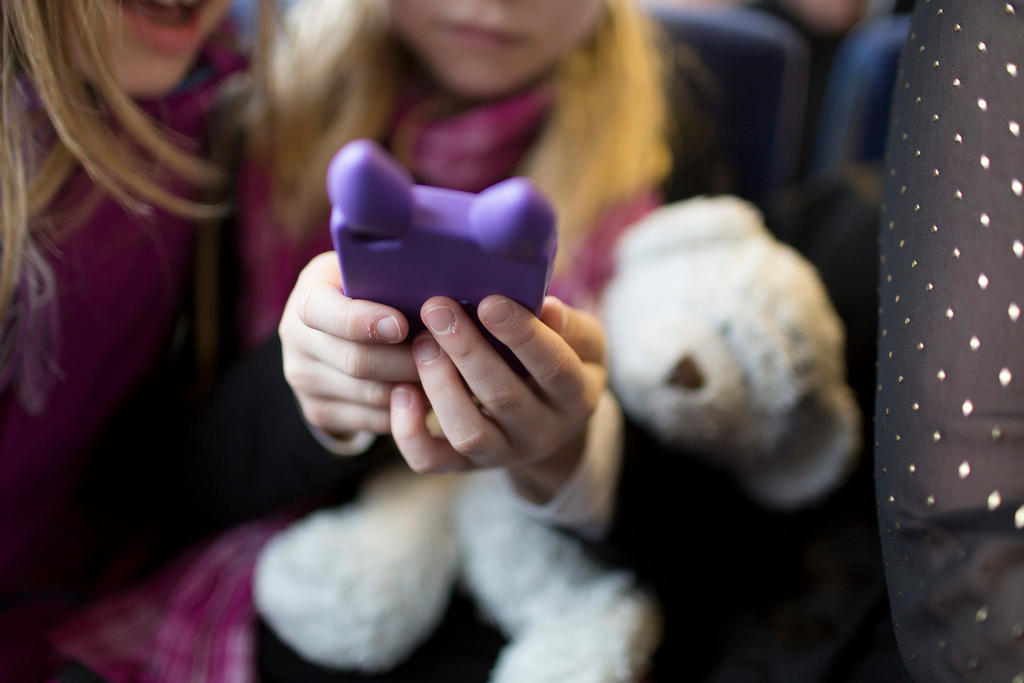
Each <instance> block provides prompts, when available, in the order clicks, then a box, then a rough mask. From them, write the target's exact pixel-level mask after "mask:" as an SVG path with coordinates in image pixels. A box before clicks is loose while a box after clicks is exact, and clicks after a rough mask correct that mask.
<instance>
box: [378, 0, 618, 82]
mask: <svg viewBox="0 0 1024 683" xmlns="http://www.w3.org/2000/svg"><path fill="white" fill-rule="evenodd" d="M390 2H391V17H392V25H393V27H394V31H395V33H396V35H397V36H398V38H399V39H400V40H401V41H402V42H403V43H405V45H407V46H408V47H409V49H410V50H411V51H412V53H413V54H414V55H415V56H416V57H417V58H418V59H419V61H420V62H421V63H422V64H423V66H424V68H426V70H427V71H428V72H429V73H430V74H431V76H433V77H434V79H435V80H437V81H438V83H439V84H440V85H441V86H442V87H444V88H446V89H447V90H449V91H450V92H452V93H453V94H455V95H458V96H461V97H465V98H468V99H474V100H483V99H491V98H495V97H500V96H502V95H506V94H509V93H511V92H513V91H515V90H518V89H520V88H522V87H524V86H527V85H530V84H531V83H533V82H534V81H537V80H539V79H541V78H543V77H544V76H547V75H548V74H549V73H551V71H552V70H553V69H554V67H555V66H556V64H557V63H558V61H559V60H560V59H561V58H562V56H563V55H565V54H566V53H567V52H568V51H569V50H571V49H572V48H573V47H575V46H576V45H577V44H579V43H580V42H582V41H583V40H584V39H586V38H587V36H589V35H590V33H591V32H592V31H593V30H594V26H595V25H596V23H597V21H598V19H599V18H600V16H601V11H602V8H603V5H604V0H390Z"/></svg>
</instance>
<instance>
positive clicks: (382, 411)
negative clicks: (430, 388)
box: [278, 252, 418, 437]
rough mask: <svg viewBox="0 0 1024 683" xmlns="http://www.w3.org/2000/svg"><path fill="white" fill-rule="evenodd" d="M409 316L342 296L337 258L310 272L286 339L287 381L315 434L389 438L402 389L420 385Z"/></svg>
mask: <svg viewBox="0 0 1024 683" xmlns="http://www.w3.org/2000/svg"><path fill="white" fill-rule="evenodd" d="M408 332H409V324H408V322H407V321H406V320H405V317H404V316H403V315H402V314H401V313H399V312H398V311H396V310H395V309H393V308H390V307H388V306H384V305H382V304H377V303H373V302H370V301H361V300H357V299H350V298H348V297H347V296H345V295H344V294H342V293H341V273H340V270H339V268H338V258H337V256H336V255H335V254H334V252H327V253H324V254H320V255H319V256H317V257H316V258H314V259H313V260H312V261H310V262H309V264H308V265H307V266H306V267H305V269H303V271H302V273H301V274H300V275H299V278H298V281H297V282H296V284H295V288H294V289H293V290H292V293H291V295H290V296H289V297H288V303H287V304H286V305H285V309H284V314H283V315H282V317H281V324H280V325H279V327H278V333H279V334H280V336H281V349H282V358H283V361H284V376H285V379H286V380H287V381H288V384H290V385H291V387H292V390H293V391H294V392H295V396H296V397H297V398H298V401H299V404H300V406H301V407H302V413H303V415H305V417H306V420H307V421H308V422H309V423H310V424H311V425H312V426H314V427H316V428H318V429H320V430H322V431H324V432H326V433H328V434H330V435H334V436H339V437H343V436H346V435H350V434H353V433H355V432H358V431H369V432H375V433H377V434H386V433H387V432H388V431H389V430H390V428H391V425H390V414H389V400H390V395H391V389H392V387H393V385H394V383H395V382H415V381H417V380H418V375H417V373H416V365H415V364H414V363H413V359H412V354H411V353H410V351H409V345H408V344H399V342H401V341H402V340H403V339H405V335H406V334H408Z"/></svg>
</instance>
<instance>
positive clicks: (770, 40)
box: [650, 5, 810, 201]
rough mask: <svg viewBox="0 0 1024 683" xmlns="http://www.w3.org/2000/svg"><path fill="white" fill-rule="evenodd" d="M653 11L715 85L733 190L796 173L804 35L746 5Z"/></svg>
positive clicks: (753, 191) (743, 192) (775, 182)
mask: <svg viewBox="0 0 1024 683" xmlns="http://www.w3.org/2000/svg"><path fill="white" fill-rule="evenodd" d="M650 11H651V15H652V16H653V17H654V18H655V19H657V20H658V21H659V22H660V24H661V25H662V27H663V28H664V30H665V32H666V33H667V34H668V37H669V39H670V40H671V41H672V43H673V44H674V45H676V46H678V47H679V48H680V49H682V50H683V52H684V54H685V52H686V48H689V50H690V52H691V53H695V54H696V56H697V57H698V59H699V61H700V62H701V63H702V64H703V65H704V66H705V67H706V68H707V71H708V72H710V75H711V76H712V77H713V79H714V81H715V82H716V84H717V91H718V93H717V94H718V97H716V98H714V99H713V101H711V105H712V109H713V113H714V115H715V119H716V123H717V125H718V131H717V133H718V135H719V138H720V141H721V144H722V147H723V151H724V153H725V154H726V156H727V158H728V160H729V161H730V162H731V165H732V168H733V170H734V174H735V180H736V193H737V194H739V195H740V196H742V197H745V198H747V199H751V200H753V201H757V200H759V199H762V198H764V197H765V195H766V194H767V193H768V192H769V191H770V190H772V189H775V188H778V187H780V186H782V185H785V184H787V183H789V182H791V181H793V180H795V179H796V174H797V173H798V170H799V169H798V164H799V153H800V150H799V146H800V139H801V134H802V130H803V124H804V107H805V104H806V98H807V82H808V70H809V59H810V50H809V48H808V45H807V42H806V39H805V38H804V37H803V36H802V35H800V34H799V33H798V32H797V31H796V30H795V29H794V28H792V27H791V26H790V25H788V24H787V23H785V22H784V21H782V20H781V19H779V18H777V17H774V16H772V15H770V14H768V13H766V12H762V11H758V10H755V9H751V8H748V7H743V6H723V7H715V8H710V9H695V8H686V7H679V6H675V5H656V6H652V8H651V10H650ZM677 61H678V60H677ZM691 61H692V60H691ZM684 62H685V57H684ZM688 66H692V65H687V64H685V63H683V64H681V65H680V67H681V68H684V69H685V68H687V67H688ZM679 76H680V77H681V78H690V76H689V75H687V74H686V73H685V72H682V73H680V74H679ZM681 153H683V154H685V150H681Z"/></svg>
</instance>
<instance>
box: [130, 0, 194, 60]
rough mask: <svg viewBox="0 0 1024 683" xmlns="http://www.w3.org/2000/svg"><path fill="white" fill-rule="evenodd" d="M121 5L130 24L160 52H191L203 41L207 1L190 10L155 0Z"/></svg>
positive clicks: (188, 7)
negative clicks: (202, 21)
mask: <svg viewBox="0 0 1024 683" xmlns="http://www.w3.org/2000/svg"><path fill="white" fill-rule="evenodd" d="M119 1H120V5H121V8H122V14H123V16H124V18H125V21H126V23H128V24H129V25H130V26H131V27H132V29H133V30H134V32H135V34H136V35H137V36H138V38H139V39H140V40H141V41H142V42H143V43H145V44H146V45H148V46H150V47H151V48H153V49H154V50H156V51H158V52H165V53H171V54H179V53H182V52H190V51H193V50H195V48H196V47H197V46H198V43H199V42H200V40H201V39H202V27H201V25H200V15H201V10H202V7H203V5H204V4H205V1H206V0H200V1H199V2H197V3H193V4H191V5H189V6H185V5H181V4H162V3H157V2H153V1H152V0H119Z"/></svg>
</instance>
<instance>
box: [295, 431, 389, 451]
mask: <svg viewBox="0 0 1024 683" xmlns="http://www.w3.org/2000/svg"><path fill="white" fill-rule="evenodd" d="M306 426H307V427H309V431H310V433H311V434H312V435H313V438H314V439H316V440H317V442H318V443H319V444H320V445H321V446H323V447H324V448H326V449H327V450H328V451H330V452H331V453H333V454H334V455H339V456H350V455H362V454H363V453H365V452H366V451H367V450H368V449H369V448H370V446H372V445H373V442H374V441H376V440H377V435H376V434H374V433H373V432H355V433H353V434H351V435H349V436H346V437H336V436H331V435H330V434H328V433H327V432H325V431H323V430H321V429H317V428H316V427H314V426H313V425H311V424H308V423H307V425H306Z"/></svg>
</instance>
